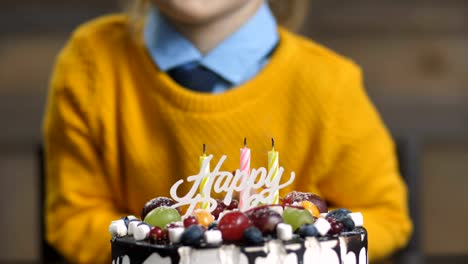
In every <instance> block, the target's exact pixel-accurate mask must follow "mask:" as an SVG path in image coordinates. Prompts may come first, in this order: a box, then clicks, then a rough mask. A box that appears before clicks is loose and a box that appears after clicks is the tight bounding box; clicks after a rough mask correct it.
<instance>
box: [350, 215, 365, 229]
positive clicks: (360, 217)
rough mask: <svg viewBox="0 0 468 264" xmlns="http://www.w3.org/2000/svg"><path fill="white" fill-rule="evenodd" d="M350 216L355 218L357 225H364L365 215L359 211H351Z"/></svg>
mask: <svg viewBox="0 0 468 264" xmlns="http://www.w3.org/2000/svg"><path fill="white" fill-rule="evenodd" d="M348 216H349V217H350V218H351V219H353V222H354V225H355V226H356V227H360V226H363V225H364V216H363V215H362V214H361V213H359V212H357V213H349V214H348Z"/></svg>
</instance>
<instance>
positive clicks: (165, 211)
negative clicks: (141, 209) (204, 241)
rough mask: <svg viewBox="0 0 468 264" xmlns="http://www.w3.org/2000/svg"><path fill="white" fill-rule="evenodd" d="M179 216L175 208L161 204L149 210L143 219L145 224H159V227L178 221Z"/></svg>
mask: <svg viewBox="0 0 468 264" xmlns="http://www.w3.org/2000/svg"><path fill="white" fill-rule="evenodd" d="M180 220H181V217H180V214H179V212H177V210H176V209H174V208H170V207H165V206H161V207H158V208H154V209H153V210H151V211H150V212H149V213H148V214H147V215H146V217H145V219H144V220H143V221H144V222H146V223H147V224H150V225H152V226H159V227H160V228H166V225H167V224H169V223H172V222H177V221H180Z"/></svg>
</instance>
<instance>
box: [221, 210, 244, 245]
mask: <svg viewBox="0 0 468 264" xmlns="http://www.w3.org/2000/svg"><path fill="white" fill-rule="evenodd" d="M250 226H251V223H250V220H249V218H248V217H247V215H245V214H244V213H242V212H239V211H234V212H229V213H227V214H225V215H224V216H223V217H222V218H221V220H220V221H219V224H218V229H219V230H220V231H221V234H222V236H223V240H226V241H239V240H242V237H243V234H244V230H245V229H247V228H248V227H250Z"/></svg>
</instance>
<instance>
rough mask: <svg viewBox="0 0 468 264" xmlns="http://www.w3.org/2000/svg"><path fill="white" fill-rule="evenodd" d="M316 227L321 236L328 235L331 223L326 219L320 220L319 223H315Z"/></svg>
mask: <svg viewBox="0 0 468 264" xmlns="http://www.w3.org/2000/svg"><path fill="white" fill-rule="evenodd" d="M314 226H315V228H317V231H318V232H319V234H320V235H321V236H324V235H326V234H327V233H328V230H330V228H331V226H330V223H328V221H327V220H326V219H325V218H318V219H317V221H315V223H314Z"/></svg>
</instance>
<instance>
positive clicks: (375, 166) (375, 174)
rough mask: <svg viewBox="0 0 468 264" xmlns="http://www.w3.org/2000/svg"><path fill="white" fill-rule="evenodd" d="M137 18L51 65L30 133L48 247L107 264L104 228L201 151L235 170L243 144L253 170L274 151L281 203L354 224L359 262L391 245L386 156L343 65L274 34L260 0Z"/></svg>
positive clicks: (165, 8)
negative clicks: (361, 240) (319, 202)
mask: <svg viewBox="0 0 468 264" xmlns="http://www.w3.org/2000/svg"><path fill="white" fill-rule="evenodd" d="M287 2H288V3H291V2H294V1H287ZM137 4H138V5H140V4H141V3H137ZM140 6H145V5H144V4H143V5H140ZM148 6H149V9H146V11H147V12H144V14H145V17H144V18H143V17H137V19H129V18H128V16H125V15H114V16H106V17H103V18H99V19H96V20H94V21H91V22H89V23H87V24H85V25H83V26H81V27H80V28H79V29H78V30H77V31H76V32H75V33H74V34H73V36H72V37H71V39H70V41H69V43H68V44H67V45H66V47H65V48H64V49H63V51H62V52H61V54H60V56H59V58H58V61H57V65H56V68H55V72H54V74H53V78H52V81H51V87H50V88H51V90H50V97H49V101H48V108H47V113H46V116H45V121H44V133H45V144H46V153H47V174H48V180H47V181H48V182H47V189H48V192H47V202H46V212H47V219H46V224H47V239H48V241H49V242H50V243H51V244H52V245H54V246H55V247H56V248H57V249H58V250H59V251H60V252H61V253H62V254H63V255H64V256H66V257H67V258H68V259H69V260H71V261H73V262H103V261H109V257H110V255H109V253H110V246H109V234H108V233H107V227H108V225H109V223H110V221H111V220H115V219H118V218H120V217H121V216H123V215H129V214H133V215H139V212H140V210H141V208H142V206H143V205H144V203H145V202H146V201H147V200H149V199H151V198H153V197H156V196H169V189H170V186H171V185H172V184H173V183H175V182H176V181H177V180H179V179H181V178H185V177H187V176H189V175H193V174H196V173H197V172H198V169H199V168H198V156H200V154H201V151H202V145H203V144H206V145H207V147H208V149H207V152H208V153H209V154H213V155H214V160H215V161H217V160H218V159H219V157H221V155H223V154H226V155H227V156H228V159H227V160H226V161H225V163H224V165H223V166H224V170H235V169H236V168H238V167H239V164H238V163H239V161H238V156H239V148H240V147H242V146H243V145H242V144H243V139H244V137H246V138H247V139H248V145H249V147H250V148H251V150H252V167H253V168H258V167H264V166H266V165H265V164H266V152H267V151H268V150H269V149H271V143H270V138H274V139H275V141H276V145H275V148H276V149H277V150H279V151H280V152H281V160H280V162H281V166H283V167H284V168H285V169H286V174H287V175H289V172H290V171H295V172H296V175H297V178H296V180H295V182H294V183H293V184H292V185H291V186H289V187H288V188H286V189H284V190H282V193H281V195H285V194H286V193H288V192H290V191H292V190H298V191H307V192H313V193H316V194H318V195H320V196H321V197H323V198H324V199H325V200H326V201H327V202H328V203H329V205H331V206H333V207H345V208H349V209H350V210H352V211H360V212H362V213H363V214H364V217H365V220H366V223H365V226H366V228H367V229H368V232H369V234H370V238H371V239H370V241H369V243H370V244H369V253H370V257H371V258H372V259H378V258H382V257H385V256H388V255H389V254H390V253H392V252H394V251H395V250H397V249H398V248H401V247H403V246H404V245H405V243H406V242H407V239H408V237H409V235H410V233H411V222H410V220H409V217H408V211H407V204H406V188H405V185H404V183H403V182H402V179H401V178H400V176H399V174H398V169H397V163H396V160H395V155H394V145H393V143H392V140H391V138H390V135H389V134H388V132H387V130H386V129H385V127H384V124H383V123H382V121H381V119H380V118H379V116H378V114H377V112H376V110H375V109H374V107H373V106H372V105H371V103H370V101H369V99H368V98H367V96H366V94H365V91H364V89H363V87H362V80H361V72H360V70H359V68H358V67H357V66H356V65H355V64H354V63H353V62H351V61H350V60H348V59H346V58H344V57H342V56H339V55H337V54H335V53H333V52H332V51H330V50H328V49H326V48H324V47H322V46H320V45H319V44H317V43H314V42H312V41H310V40H306V39H304V38H302V37H300V36H297V35H295V34H293V33H291V32H288V31H287V30H286V29H285V28H283V27H281V26H278V25H277V24H276V21H275V19H274V18H273V16H272V14H271V11H270V9H269V7H268V4H267V3H266V2H265V1H264V0H232V1H224V0H210V1H206V0H191V1H186V0H152V1H151V3H150V5H148ZM146 13H147V15H146ZM142 21H143V22H144V23H141V22H142ZM189 187H190V186H186V187H185V188H189ZM184 191H186V189H185V190H184Z"/></svg>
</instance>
